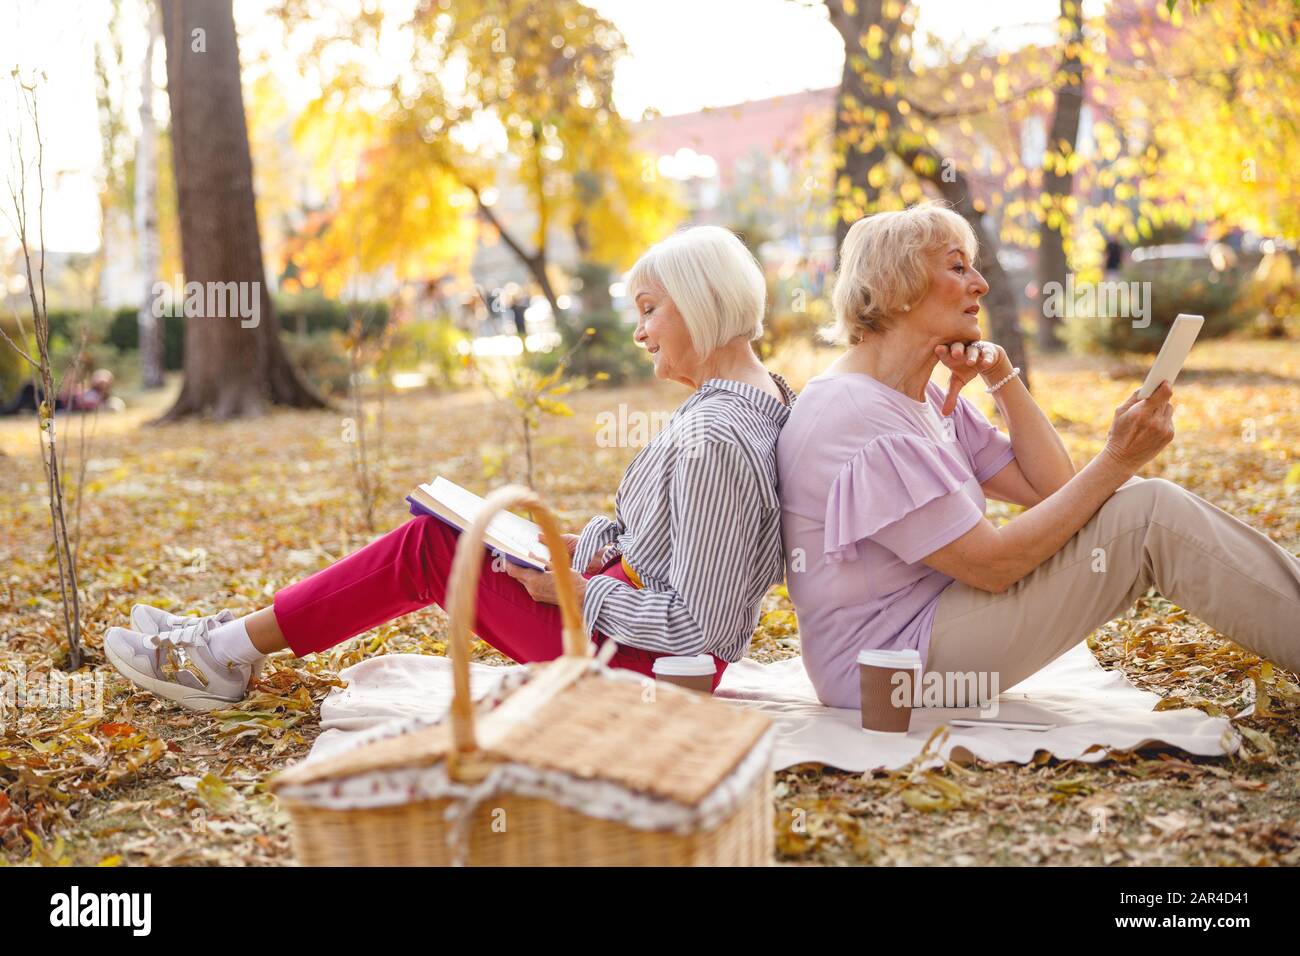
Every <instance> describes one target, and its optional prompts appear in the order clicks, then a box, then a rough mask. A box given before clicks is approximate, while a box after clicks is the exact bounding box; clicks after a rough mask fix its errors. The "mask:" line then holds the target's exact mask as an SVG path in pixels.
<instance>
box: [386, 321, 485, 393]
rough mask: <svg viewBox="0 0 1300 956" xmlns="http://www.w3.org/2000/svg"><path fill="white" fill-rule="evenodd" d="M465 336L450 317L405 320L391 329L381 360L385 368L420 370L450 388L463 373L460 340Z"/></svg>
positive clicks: (457, 381)
mask: <svg viewBox="0 0 1300 956" xmlns="http://www.w3.org/2000/svg"><path fill="white" fill-rule="evenodd" d="M468 340H469V336H467V335H466V334H465V333H464V332H463V331H462V330H460V329H459V328H457V327H456V325H455V324H454V323H453V322H452V321H451V320H450V319H430V320H427V321H419V322H407V323H406V324H404V325H401V326H399V327H398V328H397V329H395V330H394V331H393V338H392V341H391V342H390V343H389V346H388V351H387V354H386V355H385V356H384V357H383V360H382V362H381V364H382V365H383V367H384V369H385V370H386V371H390V372H401V371H420V372H425V373H427V374H429V375H430V376H431V378H432V380H433V382H434V384H436V385H438V386H439V387H442V388H451V387H454V386H456V385H457V384H459V383H460V381H461V379H462V378H463V376H464V362H463V361H462V357H461V352H460V348H459V346H460V343H462V342H467V341H468Z"/></svg>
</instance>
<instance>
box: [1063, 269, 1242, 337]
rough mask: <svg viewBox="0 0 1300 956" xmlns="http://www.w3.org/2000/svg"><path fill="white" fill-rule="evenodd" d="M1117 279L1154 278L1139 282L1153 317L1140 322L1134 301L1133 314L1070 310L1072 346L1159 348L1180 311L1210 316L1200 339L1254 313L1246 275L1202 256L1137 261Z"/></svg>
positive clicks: (1066, 333) (1067, 332)
mask: <svg viewBox="0 0 1300 956" xmlns="http://www.w3.org/2000/svg"><path fill="white" fill-rule="evenodd" d="M1115 281H1117V282H1127V283H1133V282H1136V283H1150V285H1140V286H1139V287H1138V288H1140V289H1142V292H1141V295H1142V299H1141V300H1140V301H1141V302H1142V304H1143V305H1144V306H1145V307H1146V310H1148V311H1147V316H1148V317H1149V319H1150V321H1149V322H1148V323H1147V324H1146V325H1144V326H1143V327H1138V326H1136V325H1135V324H1134V323H1135V322H1137V321H1139V319H1138V318H1137V317H1136V316H1137V312H1138V310H1137V309H1135V308H1134V307H1132V306H1130V308H1129V309H1128V314H1126V315H1120V316H1108V315H1104V314H1099V313H1101V312H1103V311H1104V306H1103V305H1099V306H1098V307H1097V308H1095V309H1093V310H1091V314H1087V315H1079V314H1076V315H1073V316H1069V315H1068V314H1067V317H1066V318H1065V319H1064V320H1063V323H1062V337H1063V338H1064V340H1065V341H1066V343H1067V344H1068V345H1069V346H1070V347H1071V348H1072V349H1075V350H1076V351H1081V352H1107V353H1111V354H1115V353H1120V352H1145V353H1150V352H1157V351H1159V349H1160V344H1161V343H1162V342H1163V341H1164V340H1165V335H1166V333H1168V331H1169V328H1170V326H1172V325H1173V323H1174V319H1175V318H1176V317H1177V316H1178V314H1179V313H1180V312H1187V313H1190V314H1192V315H1202V316H1204V317H1205V325H1203V326H1202V327H1201V332H1200V334H1199V336H1198V337H1197V338H1198V341H1199V340H1204V339H1212V338H1218V337H1221V336H1224V335H1227V334H1228V333H1229V332H1231V331H1233V330H1234V329H1237V328H1240V327H1241V326H1242V325H1243V324H1244V323H1245V322H1246V320H1247V319H1248V317H1249V313H1248V310H1247V309H1246V308H1244V307H1243V304H1242V302H1241V298H1242V297H1241V295H1240V293H1241V290H1242V286H1243V278H1242V277H1241V276H1240V275H1238V274H1236V273H1235V272H1231V271H1226V272H1215V271H1214V269H1213V268H1212V267H1211V266H1210V265H1209V263H1208V262H1205V261H1202V260H1173V261H1169V260H1165V261H1161V260H1154V261H1149V262H1140V263H1132V264H1130V265H1129V266H1128V267H1127V268H1126V269H1124V270H1123V271H1122V272H1121V273H1120V274H1119V275H1118V276H1116V277H1115ZM1130 288H1132V287H1131V286H1130ZM1097 298H1098V299H1101V298H1103V297H1102V296H1100V295H1098V296H1097Z"/></svg>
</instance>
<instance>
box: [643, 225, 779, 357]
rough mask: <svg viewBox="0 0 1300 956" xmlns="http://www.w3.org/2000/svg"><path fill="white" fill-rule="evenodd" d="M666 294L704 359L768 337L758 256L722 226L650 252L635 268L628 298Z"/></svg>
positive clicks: (687, 233) (685, 234) (681, 236)
mask: <svg viewBox="0 0 1300 956" xmlns="http://www.w3.org/2000/svg"><path fill="white" fill-rule="evenodd" d="M647 290H662V291H663V292H665V293H667V295H668V297H669V298H670V299H672V300H673V305H675V306H676V307H677V311H678V312H680V313H681V316H682V318H683V319H684V320H685V322H686V328H687V330H688V331H689V332H690V335H691V344H692V345H693V346H694V347H695V351H696V353H697V354H699V355H701V356H703V355H707V354H709V353H710V352H712V351H713V350H714V349H716V348H718V347H720V346H721V345H723V344H725V343H727V342H729V341H731V340H732V339H734V338H735V337H736V336H738V335H744V336H747V337H749V338H750V339H756V338H759V337H760V336H761V335H762V334H763V312H764V310H765V309H766V308H767V283H766V282H765V281H764V279H763V270H762V269H760V268H759V265H758V261H757V260H756V259H755V258H754V255H753V253H751V252H750V251H749V250H748V249H746V248H745V244H744V243H743V242H741V241H740V239H739V238H738V237H737V236H736V234H735V233H733V232H731V231H729V230H727V229H723V228H722V227H721V226H693V227H691V228H688V229H683V230H682V231H680V232H677V233H674V234H673V235H671V236H669V237H668V238H667V239H665V240H663V241H662V242H659V243H657V244H656V245H654V246H651V247H650V248H649V249H647V250H646V252H645V253H644V254H643V255H642V256H641V258H640V259H638V260H637V261H636V265H634V266H632V271H631V273H629V275H628V280H627V293H628V295H629V296H630V297H631V298H632V299H633V300H635V299H636V297H637V295H638V294H639V293H641V292H645V291H647Z"/></svg>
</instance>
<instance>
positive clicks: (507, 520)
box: [406, 476, 551, 571]
mask: <svg viewBox="0 0 1300 956" xmlns="http://www.w3.org/2000/svg"><path fill="white" fill-rule="evenodd" d="M406 500H407V501H408V502H410V505H411V514H414V515H430V516H431V517H434V518H437V519H439V520H440V521H443V522H445V523H446V524H449V525H451V526H452V527H453V528H455V529H456V530H457V531H464V530H465V529H466V528H468V527H469V526H470V525H471V524H472V523H473V521H474V519H475V518H477V517H478V515H479V512H480V511H482V510H483V499H482V498H480V497H479V496H478V495H476V494H474V492H472V491H467V490H465V489H464V488H462V487H461V486H460V485H458V484H456V483H455V482H454V481H448V480H447V479H446V478H443V477H442V476H439V477H437V478H434V479H433V481H432V482H431V483H430V484H427V485H420V486H419V487H418V488H416V489H415V490H414V491H412V492H411V493H410V494H409V495H407V496H406ZM483 541H484V543H485V544H486V545H487V547H488V550H490V551H492V552H493V553H495V554H499V555H501V556H502V557H503V558H505V559H506V560H507V561H509V562H510V563H511V564H518V565H521V566H523V567H526V568H535V569H537V570H538V571H541V570H544V569H545V567H546V564H547V563H548V562H549V561H550V560H551V557H550V555H551V552H550V550H549V549H548V548H547V547H546V545H545V544H544V543H542V529H541V527H540V526H538V525H536V524H534V523H533V522H531V521H529V520H527V519H526V518H521V517H519V516H518V515H516V514H511V513H510V512H509V511H499V512H497V515H496V517H494V518H493V519H492V520H491V521H490V522H489V523H488V526H487V533H486V534H485V535H484V536H483Z"/></svg>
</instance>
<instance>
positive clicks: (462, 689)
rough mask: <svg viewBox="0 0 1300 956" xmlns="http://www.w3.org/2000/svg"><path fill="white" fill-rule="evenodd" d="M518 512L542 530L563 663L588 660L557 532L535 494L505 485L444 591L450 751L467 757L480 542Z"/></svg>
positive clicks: (460, 553)
mask: <svg viewBox="0 0 1300 956" xmlns="http://www.w3.org/2000/svg"><path fill="white" fill-rule="evenodd" d="M515 506H522V507H524V508H527V509H529V510H530V511H532V512H533V515H534V517H536V519H537V523H538V524H539V525H541V526H542V540H543V541H544V542H545V543H546V547H547V549H548V550H549V551H550V552H551V569H552V571H554V573H555V588H556V591H557V592H558V595H559V599H560V616H561V620H562V621H563V626H564V630H563V633H564V654H565V656H567V657H579V658H581V657H589V656H590V655H591V644H590V642H589V641H588V640H587V632H586V630H585V628H584V627H583V623H582V613H581V611H580V610H579V606H578V597H577V591H576V590H575V588H574V583H573V571H572V570H571V569H570V567H569V562H568V561H567V560H561V558H564V557H567V554H568V551H567V549H566V548H565V546H564V539H563V538H562V537H561V536H560V526H559V523H558V522H557V521H556V520H555V515H554V514H553V513H552V512H551V510H550V509H549V508H547V507H546V505H545V504H543V503H542V499H541V498H540V497H538V495H537V493H536V492H535V491H533V490H532V489H530V488H525V487H524V486H523V485H506V486H505V487H503V488H498V489H497V490H496V491H494V492H492V494H490V495H488V497H487V499H486V500H485V501H484V503H483V508H482V510H481V511H480V512H479V514H478V517H477V518H475V519H474V521H473V522H472V523H471V524H470V526H469V527H468V528H467V529H466V530H465V531H464V533H463V534H461V536H460V540H459V541H458V542H457V543H456V556H455V558H454V559H453V560H452V563H451V579H450V581H449V582H448V585H447V593H448V595H449V598H448V601H447V613H448V615H449V616H450V617H451V643H450V650H451V668H452V678H453V688H454V689H453V695H452V701H451V728H452V741H453V744H454V749H455V750H456V751H459V752H461V753H467V752H469V751H471V750H473V749H475V746H476V744H475V739H474V703H473V700H472V698H471V697H470V690H469V631H470V628H471V627H472V626H473V624H474V605H475V598H476V597H477V595H478V583H479V575H480V573H481V571H482V567H483V558H482V554H483V552H482V548H483V536H484V534H485V533H486V532H487V526H488V524H489V523H490V522H491V521H492V519H493V518H494V517H495V516H496V515H497V513H498V512H500V511H505V510H506V509H508V508H512V507H515Z"/></svg>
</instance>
